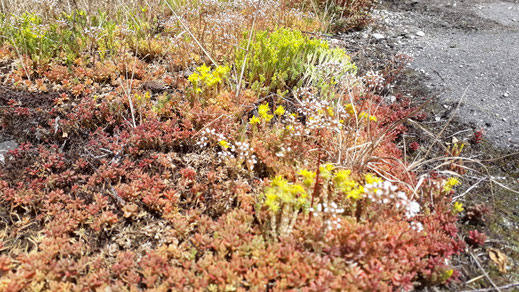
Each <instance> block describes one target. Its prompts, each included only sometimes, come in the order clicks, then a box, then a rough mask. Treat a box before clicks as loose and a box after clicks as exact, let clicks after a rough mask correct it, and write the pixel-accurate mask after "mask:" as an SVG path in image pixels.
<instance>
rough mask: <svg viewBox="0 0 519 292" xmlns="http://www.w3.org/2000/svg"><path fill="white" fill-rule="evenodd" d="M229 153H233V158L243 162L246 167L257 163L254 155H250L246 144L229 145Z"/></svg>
mask: <svg viewBox="0 0 519 292" xmlns="http://www.w3.org/2000/svg"><path fill="white" fill-rule="evenodd" d="M231 151H232V152H234V153H235V157H236V158H237V159H238V160H243V161H245V162H246V163H247V164H248V165H251V166H253V165H254V164H256V163H257V162H258V161H257V159H256V155H254V154H252V153H251V147H250V145H249V143H247V142H236V143H234V145H231Z"/></svg>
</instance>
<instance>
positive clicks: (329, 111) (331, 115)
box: [326, 106, 335, 118]
mask: <svg viewBox="0 0 519 292" xmlns="http://www.w3.org/2000/svg"><path fill="white" fill-rule="evenodd" d="M326 110H327V111H328V115H329V116H330V117H332V118H333V116H334V115H335V112H334V111H333V108H332V107H331V106H329V107H327V108H326Z"/></svg>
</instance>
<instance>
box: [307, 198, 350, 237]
mask: <svg viewBox="0 0 519 292" xmlns="http://www.w3.org/2000/svg"><path fill="white" fill-rule="evenodd" d="M309 210H310V212H311V213H312V214H313V215H314V216H320V215H322V216H324V217H327V219H325V220H324V225H325V228H326V230H333V229H338V228H341V217H339V216H340V215H341V214H342V213H344V208H339V207H338V206H337V204H336V203H335V202H332V203H330V204H327V203H319V204H317V208H315V209H314V208H310V209H309Z"/></svg>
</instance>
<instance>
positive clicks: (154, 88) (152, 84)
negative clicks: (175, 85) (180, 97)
mask: <svg viewBox="0 0 519 292" xmlns="http://www.w3.org/2000/svg"><path fill="white" fill-rule="evenodd" d="M142 89H144V90H149V91H151V92H152V93H160V92H162V91H164V90H166V87H165V86H164V84H162V83H160V82H158V81H147V82H144V83H142Z"/></svg>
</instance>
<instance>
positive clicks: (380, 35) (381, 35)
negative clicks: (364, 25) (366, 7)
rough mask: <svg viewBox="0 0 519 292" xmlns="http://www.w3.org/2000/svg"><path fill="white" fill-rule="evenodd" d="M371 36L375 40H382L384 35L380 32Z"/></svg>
mask: <svg viewBox="0 0 519 292" xmlns="http://www.w3.org/2000/svg"><path fill="white" fill-rule="evenodd" d="M373 38H374V39H376V40H383V39H384V38H385V36H384V35H383V34H381V33H374V34H373Z"/></svg>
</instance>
